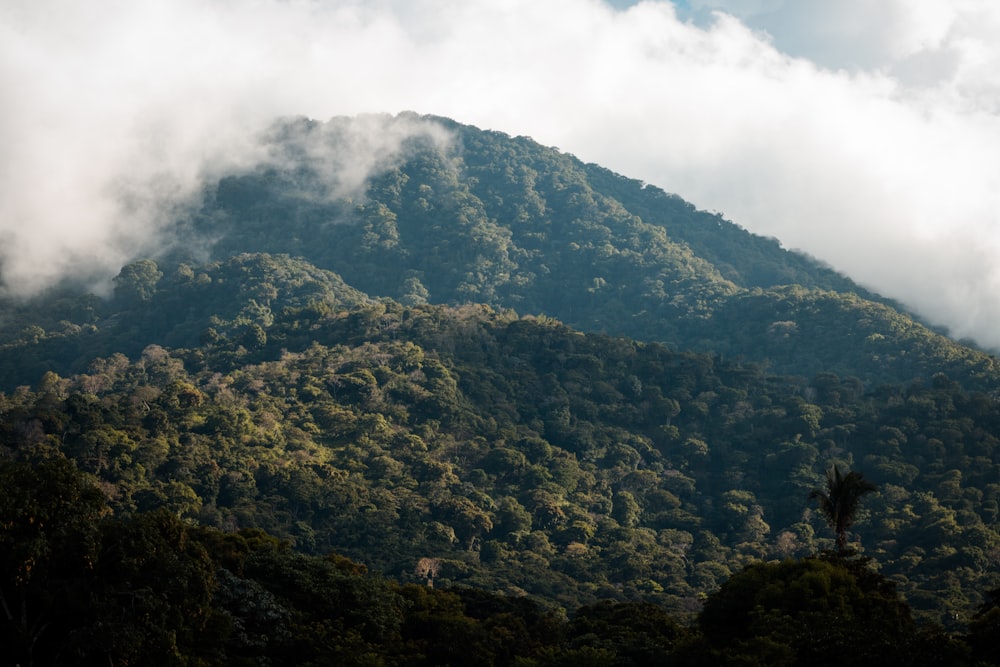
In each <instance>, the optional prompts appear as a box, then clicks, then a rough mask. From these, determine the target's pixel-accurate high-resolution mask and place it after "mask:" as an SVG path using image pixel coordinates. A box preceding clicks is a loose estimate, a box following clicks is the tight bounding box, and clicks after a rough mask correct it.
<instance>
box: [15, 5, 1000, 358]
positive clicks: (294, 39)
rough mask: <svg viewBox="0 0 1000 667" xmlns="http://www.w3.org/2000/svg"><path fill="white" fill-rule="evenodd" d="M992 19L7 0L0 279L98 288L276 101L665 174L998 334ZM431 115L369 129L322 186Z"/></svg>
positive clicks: (982, 12) (249, 146)
mask: <svg viewBox="0 0 1000 667" xmlns="http://www.w3.org/2000/svg"><path fill="white" fill-rule="evenodd" d="M616 4H618V5H623V3H620V2H619V3H616ZM862 5H863V7H862ZM865 12H867V13H865ZM865 16H868V17H872V18H871V20H869V21H867V22H866V21H864V20H863V19H864V17H865ZM998 34H1000V11H998V10H995V9H992V8H991V6H990V5H989V4H988V3H986V2H976V1H963V2H943V1H940V2H939V1H938V0H933V1H929V2H928V3H923V4H922V5H921V9H920V10H919V11H917V10H912V9H910V8H908V7H907V5H904V4H903V3H902V2H901V1H899V0H881V1H880V2H865V3H859V2H845V3H818V2H812V1H810V2H795V3H792V2H783V1H781V0H767V1H765V0H761V1H760V2H756V3H734V2H724V1H722V0H719V1H716V2H711V1H709V0H699V1H695V0H692V1H691V2H686V3H678V4H677V6H675V5H674V4H672V3H670V2H665V1H659V2H657V1H646V2H640V3H637V4H632V5H631V6H627V7H626V6H618V7H614V6H612V5H610V4H608V3H605V2H603V1H601V0H547V1H546V2H545V3H538V2H531V1H528V0H501V1H499V2H496V1H494V2H478V1H471V2H470V1H464V2H459V1H457V0H409V1H404V0H378V1H374V2H357V1H353V0H325V1H311V2H310V1H305V0H302V1H297V0H285V1H281V0H251V1H250V2H244V3H233V2H228V1H226V0H208V1H199V2H195V1H194V0H171V1H166V0H133V1H131V2H125V1H122V0H111V1H109V2H103V3H101V6H100V9H99V10H98V9H97V8H95V7H94V6H93V5H87V4H84V3H60V2H55V1H52V0H31V1H19V0H13V1H10V2H6V3H4V4H3V5H2V6H0V90H3V91H4V104H3V105H0V141H2V145H3V146H4V150H3V151H2V153H0V281H2V285H3V288H4V289H5V290H6V291H8V292H9V293H15V294H31V293H36V292H38V291H39V290H42V289H44V288H45V287H47V286H50V285H52V284H54V283H56V282H57V281H59V280H62V279H67V278H68V279H80V280H86V281H90V282H92V283H96V282H99V281H101V280H107V278H108V277H109V276H113V275H114V274H116V273H117V270H118V268H119V267H120V266H121V265H122V264H123V263H125V262H127V261H128V260H129V259H131V258H133V257H136V256H139V255H151V254H155V253H156V251H157V250H158V249H161V248H163V247H165V246H166V245H168V244H170V243H173V242H176V239H175V238H172V237H171V236H170V235H169V231H168V230H169V229H170V227H171V224H170V223H171V221H172V220H173V219H175V218H176V217H177V215H179V213H180V212H183V210H185V207H188V206H193V205H196V204H197V197H198V194H199V192H200V188H201V186H202V185H203V184H204V183H206V182H210V181H211V180H212V179H216V178H218V177H219V176H221V175H223V174H226V173H230V172H233V171H236V170H240V169H244V168H247V167H249V166H251V165H253V164H256V163H258V162H260V161H262V160H266V159H273V158H274V156H271V155H268V154H267V149H266V143H265V142H262V141H260V138H261V137H262V136H263V133H265V132H266V128H268V127H269V126H270V125H271V123H272V122H273V121H274V119H275V118H277V117H282V116H299V115H303V116H308V117H311V118H315V119H319V120H326V119H328V118H330V117H332V116H337V115H355V114H359V113H372V112H373V113H382V112H388V113H392V114H395V113H397V112H399V111H403V110H414V111H417V112H419V113H429V114H437V115H443V116H449V117H452V118H454V119H455V120H458V121H459V122H464V123H471V124H474V125H477V126H479V127H482V128H484V129H495V130H500V131H503V132H507V133H510V134H524V135H529V136H531V137H533V138H534V139H536V140H537V141H539V142H540V143H542V144H545V145H554V146H558V147H559V148H561V149H562V150H565V151H568V152H571V153H574V154H576V155H577V156H579V157H580V158H582V159H584V160H587V161H593V162H599V163H601V164H603V165H605V166H607V167H610V168H612V169H614V170H616V171H619V172H621V173H622V174H624V175H626V176H629V177H633V178H640V179H642V180H644V181H647V182H649V183H652V184H655V185H657V186H659V187H662V188H663V189H665V190H667V191H669V192H675V193H677V194H679V195H681V196H682V197H684V198H686V199H688V200H690V201H692V202H693V203H694V204H695V205H697V206H699V207H701V208H705V209H708V210H715V211H719V212H721V213H722V214H723V215H724V216H725V217H726V218H728V219H730V220H733V221H734V222H736V223H738V224H740V225H742V226H744V227H746V228H747V229H750V230H751V231H754V232H756V233H760V234H764V235H767V236H774V237H777V238H779V239H780V240H781V241H782V243H783V244H784V245H785V246H786V247H790V248H798V249H802V250H804V251H806V252H808V253H809V254H811V255H813V256H815V257H817V258H819V259H821V260H823V261H825V262H827V263H829V264H830V265H831V266H833V267H835V268H837V269H838V270H841V271H843V272H845V273H847V274H848V275H850V276H851V277H853V278H854V279H855V280H858V281H859V282H861V283H863V284H865V285H866V286H868V287H871V288H873V289H875V290H878V291H879V292H881V293H883V294H886V295H888V296H891V297H894V298H897V299H899V300H901V301H902V302H903V303H905V304H907V305H908V306H909V307H911V308H913V309H914V310H915V311H917V312H918V313H920V314H921V315H922V316H924V317H925V318H927V319H929V320H930V321H932V322H934V323H937V324H941V325H944V326H947V327H948V328H949V329H950V331H951V332H952V333H953V334H954V335H956V336H968V337H972V338H974V339H976V340H977V341H979V342H980V343H981V344H984V345H987V346H993V347H1000V326H997V325H998V324H1000V302H998V301H1000V299H998V296H997V295H998V294H1000V291H998V290H997V287H998V286H1000V233H998V227H1000V224H998V223H1000V220H998V212H1000V201H998V197H1000V194H998V193H1000V188H998V187H997V186H998V184H1000V150H997V149H998V148H1000V114H998V111H1000V79H998V74H997V73H998V72H1000V67H996V65H997V64H998V62H1000V55H998V54H1000V49H998V47H997V46H996V45H997V44H1000V40H997V39H996V37H997V35H998ZM429 131H430V130H428V129H427V128H406V130H405V131H404V132H402V133H399V132H397V133H395V134H393V133H391V132H387V131H386V129H385V127H380V126H379V125H378V124H377V123H376V124H374V125H372V126H370V127H368V128H367V130H366V131H365V132H364V133H363V134H362V135H360V136H359V137H358V138H357V140H356V141H354V142H353V143H352V145H353V146H355V148H356V154H355V155H353V156H351V159H348V160H342V161H341V162H339V163H332V164H333V168H334V170H335V172H336V173H335V174H331V178H332V179H334V180H335V181H336V182H338V183H341V184H343V186H344V187H358V186H359V184H361V183H363V181H364V179H365V178H366V177H367V176H368V175H369V174H370V173H371V172H372V171H377V170H378V169H381V168H383V167H384V166H385V165H386V164H388V163H391V160H392V159H393V157H392V156H393V155H394V151H396V150H398V148H397V147H398V146H399V145H401V143H402V141H403V140H404V139H405V136H406V135H407V133H409V132H429ZM338 165H339V166H338Z"/></svg>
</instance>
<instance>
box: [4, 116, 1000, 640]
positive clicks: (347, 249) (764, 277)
mask: <svg viewBox="0 0 1000 667" xmlns="http://www.w3.org/2000/svg"><path fill="white" fill-rule="evenodd" d="M373 137H374V138H373ZM390 140H391V141H390ZM267 142H268V144H267V146H268V151H267V152H268V155H269V156H270V157H269V158H268V160H267V161H266V162H265V163H263V164H261V165H260V166H258V167H255V168H253V169H250V170H248V171H246V172H245V173H240V174H232V175H230V176H228V177H226V178H223V179H221V180H220V181H219V182H217V183H210V184H207V185H206V189H205V196H204V199H203V202H202V203H201V204H200V205H199V207H197V208H196V209H194V210H192V211H191V212H190V214H189V215H186V216H184V217H182V218H179V219H178V220H177V222H176V229H175V230H174V232H175V233H176V234H177V235H178V238H184V239H185V240H186V241H187V244H186V245H184V244H179V245H174V246H172V249H171V250H170V252H168V253H164V254H163V255H161V256H158V257H156V258H146V259H137V260H136V261H134V262H132V263H130V264H128V265H127V266H125V267H122V269H121V271H120V273H119V274H118V276H117V277H116V278H115V280H114V291H113V293H112V294H111V295H109V296H108V297H107V298H101V297H98V296H95V295H89V294H83V293H80V292H79V291H78V290H75V289H74V288H73V287H72V286H64V287H62V288H61V289H59V290H54V291H53V292H51V293H49V294H46V295H43V296H41V297H39V298H37V299H35V300H32V301H26V302H15V301H9V302H7V303H6V304H4V306H5V307H4V310H3V313H4V314H3V318H2V320H0V378H2V389H3V392H4V393H0V451H2V455H0V460H8V459H27V460H30V461H43V460H52V459H57V460H59V459H68V460H70V461H72V462H73V464H74V465H75V467H76V468H77V469H78V470H80V471H82V472H83V473H85V474H86V475H87V476H88V479H91V480H93V481H94V482H95V483H96V484H98V485H99V487H100V488H101V489H102V491H103V492H104V495H105V497H106V501H107V504H108V506H109V508H110V511H111V512H113V514H114V516H115V517H118V518H122V519H124V518H134V517H141V516H144V515H146V514H147V513H149V512H154V511H164V510H166V511H168V512H169V513H171V514H172V515H174V516H175V517H178V518H181V519H183V520H185V521H188V522H196V523H199V524H202V525H206V526H215V527H218V528H222V529H226V530H231V531H232V530H237V529H248V528H252V529H264V530H266V531H268V532H269V533H271V534H272V535H274V536H276V537H278V538H280V539H282V540H286V541H287V542H288V543H289V544H292V545H294V546H295V548H296V549H299V550H301V551H303V552H306V553H312V554H324V553H327V552H330V551H335V552H337V553H340V554H344V555H346V556H348V557H350V558H352V559H354V560H356V561H358V562H361V563H364V564H365V565H367V566H368V567H369V568H370V569H371V570H372V571H374V572H379V573H383V574H385V575H388V576H392V577H393V578H395V579H397V580H399V581H402V582H410V583H425V582H426V581H427V580H428V579H430V580H432V582H433V583H434V584H435V585H436V586H438V587H439V588H440V587H443V586H448V585H464V586H472V587H476V588H479V589H486V590H490V591H499V592H502V593H503V594H504V595H507V596H512V597H513V596H524V595H527V596H531V597H533V598H534V599H536V600H541V601H544V602H545V604H548V605H553V606H558V607H562V608H565V609H573V608H576V607H577V606H579V605H581V604H590V603H595V602H597V601H599V600H602V599H616V600H638V599H643V600H650V601H655V602H656V603H657V604H660V605H662V606H663V607H664V608H666V609H668V610H669V611H670V613H672V614H677V615H679V616H684V615H691V614H692V613H694V612H695V611H696V610H697V609H698V608H699V607H700V604H701V602H700V601H701V600H702V599H703V598H704V596H705V595H706V594H709V593H711V592H712V591H714V590H716V589H718V587H719V586H720V585H721V584H722V583H723V582H724V581H726V580H727V579H729V577H730V576H731V575H732V574H734V573H736V572H738V571H740V570H741V569H742V568H743V567H744V566H745V565H747V564H748V563H751V562H755V561H758V560H761V559H781V558H792V557H801V556H806V555H809V554H814V553H816V552H817V551H821V550H823V549H828V548H831V547H832V546H833V537H834V536H833V535H832V534H831V533H830V531H829V530H828V529H827V528H826V526H825V525H824V523H823V521H822V519H821V518H820V517H819V516H818V515H817V514H816V513H815V512H814V511H813V509H814V508H813V507H812V506H811V505H810V503H809V502H808V497H809V494H810V492H811V491H812V490H814V489H816V488H818V487H819V486H821V484H822V483H823V479H824V475H825V472H826V470H827V469H828V468H829V467H830V466H831V465H839V466H841V467H843V468H848V467H850V468H854V469H860V470H863V472H864V473H865V475H866V478H868V479H870V480H871V481H872V482H874V483H875V484H876V485H878V487H879V489H880V492H879V493H878V494H877V495H873V496H871V497H866V499H865V501H864V502H863V504H862V505H863V507H862V511H861V513H860V514H859V515H858V521H857V523H856V524H855V526H854V527H853V530H854V531H855V532H854V533H852V544H853V545H854V546H855V548H858V549H861V550H862V551H863V553H864V554H865V555H866V556H870V557H872V558H873V563H875V564H877V567H879V568H880V569H881V571H882V572H883V573H885V574H886V575H887V576H890V577H891V578H892V580H893V581H895V582H896V584H897V585H898V586H899V589H900V591H901V592H902V593H903V594H904V595H905V596H906V598H907V601H908V602H909V604H911V605H912V606H913V608H914V609H915V610H916V611H917V613H918V614H920V615H921V616H922V617H923V618H930V619H935V620H937V621H939V622H940V623H942V624H946V625H948V626H950V627H954V626H956V625H961V624H964V623H965V622H967V621H968V620H969V619H970V618H971V617H972V614H973V613H974V610H975V609H976V608H977V607H978V606H979V605H980V604H981V603H982V602H983V601H984V600H986V599H987V593H988V592H989V591H990V590H993V589H996V588H998V587H1000V578H998V575H997V572H996V563H997V554H998V553H1000V523H998V521H1000V514H998V512H1000V510H998V502H1000V485H998V484H997V480H998V479H1000V466H998V465H997V463H996V461H997V460H998V459H997V455H998V451H1000V450H998V440H997V436H996V435H995V434H997V433H998V432H1000V405H998V403H997V400H996V395H995V391H996V389H997V381H998V376H997V372H996V366H995V360H994V359H993V357H991V356H989V355H986V354H984V353H983V352H981V351H978V350H975V349H971V348H968V347H965V346H963V345H961V344H959V343H957V342H955V341H952V340H950V339H948V338H947V337H945V336H943V335H941V334H938V333H935V332H934V331H932V330H930V329H928V328H927V327H926V326H924V325H922V324H921V323H919V322H918V321H916V320H915V319H914V318H913V317H911V316H910V315H908V314H907V313H905V312H904V311H903V310H901V309H900V308H899V307H898V306H897V305H896V304H893V303H892V302H891V301H890V300H887V299H884V298H881V297H879V296H878V295H875V294H872V293H870V292H868V291H866V290H864V289H863V288H861V287H859V286H857V285H854V284H853V283H852V282H851V281H850V280H849V279H848V278H846V277H844V276H841V275H839V274H837V273H836V272H833V271H831V270H830V269H829V268H827V267H824V266H822V265H820V264H818V263H816V262H814V261H812V260H810V259H809V258H808V257H804V256H802V255H799V254H796V253H792V252H789V251H786V250H784V249H782V248H781V247H780V245H779V244H778V243H777V242H776V241H774V240H768V239H762V238H760V237H757V236H754V235H752V234H750V233H748V232H747V231H745V230H743V229H741V228H739V227H738V226H736V225H734V224H732V223H729V222H727V221H725V220H724V219H722V218H721V217H719V216H717V215H711V214H707V213H703V212H699V211H696V210H695V209H694V208H693V207H692V206H690V205H689V204H686V203H685V202H683V201H681V200H680V199H678V198H676V197H673V196H670V195H667V194H665V193H664V192H663V191H661V190H658V189H656V188H654V187H652V186H648V185H643V184H641V183H639V182H637V181H632V180H629V179H627V178H624V177H622V176H618V175H616V174H613V173H611V172H609V171H607V170H605V169H602V168H600V167H598V166H595V165H586V164H583V163H581V162H580V161H578V160H576V159H575V158H573V157H572V156H569V155H565V154H563V153H560V152H559V151H556V150H554V149H549V148H544V147H541V146H539V145H537V144H536V143H534V142H532V141H531V140H529V139H527V138H511V137H507V136H505V135H502V134H499V133H495V132H483V131H480V130H477V129H475V128H471V127H468V126H463V125H459V124H457V123H454V122H451V121H447V120H444V119H437V118H429V117H417V116H415V115H410V114H403V115H400V116H397V117H375V118H374V119H372V118H367V119H334V120H332V121H330V122H329V123H325V124H324V123H316V122H312V121H307V120H302V119H296V120H287V121H282V122H281V123H279V124H278V125H276V126H275V128H273V129H272V131H271V132H270V133H269V134H268V135H267ZM372 142H375V143H374V144H373V143H372ZM379 142H381V143H379ZM373 145H374V146H376V147H378V146H382V147H383V150H381V151H375V153H374V154H375V155H376V156H377V159H373V160H369V161H368V162H364V160H362V158H363V157H364V156H365V155H372V154H373V153H372V151H371V150H370V149H371V147H372V146H373ZM358 146H362V147H363V148H365V150H359V149H358ZM206 256H210V259H208V260H207V261H206V260H205V259H204V257H206ZM0 528H2V526H0ZM2 544H4V543H3V542H2V541H0V545H2Z"/></svg>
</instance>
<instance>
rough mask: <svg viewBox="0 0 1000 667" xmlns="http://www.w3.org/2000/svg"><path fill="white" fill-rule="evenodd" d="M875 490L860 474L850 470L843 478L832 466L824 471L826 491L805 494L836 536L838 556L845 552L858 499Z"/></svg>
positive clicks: (834, 466) (837, 468) (837, 469)
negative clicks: (816, 505)
mask: <svg viewBox="0 0 1000 667" xmlns="http://www.w3.org/2000/svg"><path fill="white" fill-rule="evenodd" d="M877 490H878V487H876V486H875V485H874V484H872V483H871V482H869V481H868V480H866V479H865V478H864V475H862V474H861V473H860V472H858V471H856V470H852V471H851V472H849V473H847V474H846V475H844V474H842V473H841V472H840V468H839V467H838V466H836V465H833V466H831V467H830V469H829V470H827V471H826V490H825V491H823V490H820V489H816V490H815V491H813V492H812V493H810V494H809V499H810V500H816V501H818V503H819V511H820V512H821V513H822V514H823V518H825V519H826V522H827V524H829V526H830V527H831V528H833V530H834V532H835V533H836V534H837V551H838V552H839V553H841V554H843V553H844V552H845V551H847V529H848V528H850V527H851V524H853V523H854V517H855V516H856V514H857V511H858V504H859V502H860V501H861V496H863V495H865V494H867V493H872V492H873V491H877Z"/></svg>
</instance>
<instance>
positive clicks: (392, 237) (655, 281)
mask: <svg viewBox="0 0 1000 667" xmlns="http://www.w3.org/2000/svg"><path fill="white" fill-rule="evenodd" d="M358 122H359V121H357V120H356V119H342V118H337V119H333V120H331V121H329V122H328V123H325V124H323V123H317V122H312V121H306V120H292V121H287V122H285V123H284V124H282V125H280V129H276V130H275V131H274V132H273V133H272V134H271V135H270V137H271V138H270V141H271V142H272V153H273V154H275V155H278V156H280V159H279V158H275V159H274V160H273V161H272V162H271V163H269V164H266V165H262V166H261V167H259V168H258V169H256V170H254V171H252V172H251V173H245V174H242V175H235V176H231V177H229V178H225V179H223V180H222V181H221V182H219V183H218V185H217V186H216V187H214V188H213V189H210V191H209V193H208V196H207V197H206V204H205V207H204V209H203V211H202V212H201V215H200V216H198V218H197V220H196V221H195V223H194V227H195V228H196V229H197V231H198V232H199V233H200V234H201V235H202V236H203V237H204V238H206V239H211V243H212V245H211V248H212V251H213V252H214V253H216V254H217V255H218V256H222V257H224V256H228V255H232V254H235V253H239V252H268V253H275V252H281V253H287V254H290V255H292V256H296V257H302V258H305V259H307V260H308V261H310V262H312V263H313V264H315V265H317V266H320V267H323V268H326V269H329V270H333V271H336V272H337V273H339V274H340V275H341V276H343V278H344V279H345V280H346V281H347V282H348V283H349V284H351V285H353V286H354V287H357V288H358V289H360V290H362V291H363V292H366V293H368V294H370V295H375V296H387V297H390V298H393V299H395V300H397V301H400V302H401V303H404V304H411V303H422V302H424V301H427V302H431V303H443V304H457V303H469V302H475V303H485V304H489V305H491V306H493V307H497V308H512V309H514V310H515V311H516V312H518V313H522V314H546V315H549V316H552V317H555V318H557V319H559V320H560V321H563V322H566V323H567V324H569V325H571V326H574V327H576V328H579V329H581V330H584V331H597V332H603V333H607V334H610V335H618V336H626V337H630V338H633V339H637V340H646V341H660V342H664V343H667V344H669V345H671V346H674V347H676V348H679V349H689V350H696V351H702V352H714V353H722V354H725V355H727V356H732V357H736V358H741V359H744V360H746V361H749V362H754V363H760V364H763V365H765V366H766V367H767V368H769V369H770V370H772V371H773V372H776V373H784V374H793V375H803V376H806V377H809V376H812V375H813V374H815V373H817V372H822V371H833V372H836V373H838V374H841V375H847V376H856V377H859V378H860V379H862V380H863V381H864V382H865V383H866V384H869V385H877V384H879V383H882V382H888V383H898V382H908V381H910V380H912V379H914V378H917V377H929V376H930V375H932V374H933V373H936V372H944V373H946V374H947V375H949V376H950V377H952V378H954V379H956V380H959V381H961V382H962V383H963V384H968V383H970V382H975V383H977V386H982V387H984V388H992V387H995V386H996V382H995V379H994V376H995V375H996V372H997V366H996V363H995V359H994V358H993V357H991V356H989V355H986V354H983V353H981V352H979V351H976V350H972V349H969V348H968V347H965V346H962V345H958V344H956V343H955V342H954V341H952V340H950V339H948V338H947V337H946V336H943V335H940V334H939V333H936V332H934V331H932V330H930V329H928V328H927V327H926V326H924V325H922V324H921V323H920V322H919V321H917V320H915V318H914V317H913V316H912V315H911V314H908V313H906V312H905V311H902V310H901V309H900V308H899V306H898V305H897V304H895V303H893V302H891V301H889V300H887V299H884V298H882V297H879V296H877V295H875V294H872V293H871V292H869V291H867V290H865V289H863V288H861V287H860V286H858V285H856V284H854V283H853V282H851V281H850V280H849V279H848V278H846V277H845V276H842V275H840V274H838V273H836V272H834V271H832V270H830V269H829V268H827V267H825V266H822V265H820V264H818V263H817V262H815V261H813V260H811V259H810V258H808V257H805V256H803V255H801V254H798V253H794V252H790V251H787V250H784V249H783V248H781V247H780V245H779V244H778V242H777V241H775V240H773V239H765V238H762V237H759V236H756V235H753V234H751V233H749V232H747V231H746V230H744V229H742V228H740V227H738V226H736V225H735V224H733V223H731V222H728V221H726V220H724V219H723V218H721V217H720V216H718V215H713V214H709V213H705V212H701V211H697V210H695V209H694V207H693V206H691V205H690V204H688V203H686V202H684V201H683V200H681V199H679V198H678V197H675V196H670V195H667V194H666V193H664V192H663V191H662V190H660V189H658V188H656V187H653V186H649V185H644V184H642V183H640V182H638V181H635V180H631V179H627V178H624V177H622V176H618V175H616V174H614V173H612V172H610V171H608V170H606V169H602V168H600V167H598V166H596V165H587V164H583V163H582V162H580V161H579V160H577V159H576V158H574V157H573V156H571V155H566V154H563V153H560V152H559V151H557V150H555V149H551V148H544V147H542V146H539V145H538V144H536V143H535V142H533V141H531V140H530V139H527V138H524V137H517V138H511V137H508V136H506V135H503V134H500V133H497V132H484V131H481V130H478V129H476V128H473V127H469V126H465V125H459V124H457V123H454V122H451V121H448V120H445V119H438V118H429V117H416V116H410V115H405V114H404V115H401V116H398V117H394V118H385V119H382V121H381V122H382V123H383V125H382V126H379V127H381V128H382V130H381V131H382V132H385V133H393V132H395V133H397V134H398V133H401V130H398V129H396V130H393V128H397V127H398V126H401V125H406V126H414V125H418V124H421V123H422V124H433V126H434V127H443V128H444V129H445V130H446V131H447V132H448V135H447V136H448V137H449V141H448V142H447V143H444V144H442V142H441V141H440V140H439V141H431V140H429V139H427V137H426V135H425V134H416V135H415V136H414V137H412V138H410V139H407V140H405V141H403V142H402V146H401V148H400V149H399V155H398V157H397V159H396V160H395V161H394V162H391V163H387V164H384V165H383V167H382V168H381V169H380V170H379V171H378V172H377V173H375V174H373V176H372V178H371V180H370V182H369V183H368V184H367V186H366V187H364V188H363V189H359V190H358V191H357V192H356V193H354V197H353V198H349V197H344V196H337V192H338V188H337V187H331V184H330V180H331V178H330V176H329V175H328V174H329V172H330V171H331V167H330V166H329V163H330V162H331V161H332V158H330V157H329V155H337V154H339V153H340V152H344V151H346V150H348V149H349V148H350V146H352V145H353V144H354V143H356V142H357V140H356V139H353V138H352V136H353V135H352V131H354V130H352V128H354V127H355V126H356V125H357V124H358ZM302 146H310V147H314V148H312V149H311V150H310V151H306V150H303V149H302V148H301V147H302ZM316 146H320V147H323V148H322V150H319V149H316V148H315V147H316Z"/></svg>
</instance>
